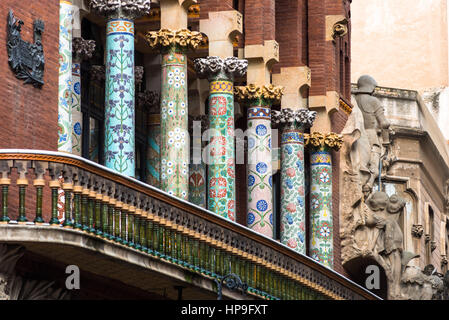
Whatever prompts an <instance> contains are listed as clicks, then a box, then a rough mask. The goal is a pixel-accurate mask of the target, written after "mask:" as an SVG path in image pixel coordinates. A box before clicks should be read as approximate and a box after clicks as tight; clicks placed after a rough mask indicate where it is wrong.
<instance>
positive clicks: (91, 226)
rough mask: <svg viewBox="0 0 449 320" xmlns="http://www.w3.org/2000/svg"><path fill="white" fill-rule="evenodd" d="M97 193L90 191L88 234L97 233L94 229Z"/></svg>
mask: <svg viewBox="0 0 449 320" xmlns="http://www.w3.org/2000/svg"><path fill="white" fill-rule="evenodd" d="M94 212H95V192H94V191H89V204H88V221H87V226H88V228H87V232H90V233H95V228H94V224H95V222H94V215H95V213H94Z"/></svg>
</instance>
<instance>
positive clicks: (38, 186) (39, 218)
mask: <svg viewBox="0 0 449 320" xmlns="http://www.w3.org/2000/svg"><path fill="white" fill-rule="evenodd" d="M33 185H34V186H35V187H36V218H35V219H34V223H36V224H42V223H44V219H43V218H42V197H43V193H42V190H43V188H44V186H45V180H44V179H36V180H34V182H33Z"/></svg>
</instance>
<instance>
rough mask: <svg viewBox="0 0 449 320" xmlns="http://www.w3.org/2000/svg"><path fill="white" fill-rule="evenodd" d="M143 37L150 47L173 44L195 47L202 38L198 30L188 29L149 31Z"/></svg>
mask: <svg viewBox="0 0 449 320" xmlns="http://www.w3.org/2000/svg"><path fill="white" fill-rule="evenodd" d="M145 38H146V40H147V42H148V44H149V45H150V47H151V48H152V49H155V48H158V47H170V46H175V45H176V46H178V47H180V48H185V49H188V48H191V49H196V48H197V47H198V46H199V45H200V43H201V42H202V41H203V40H204V39H203V35H202V34H201V33H200V32H198V31H190V30H189V29H180V30H170V29H161V30H159V31H150V32H148V33H147V34H146V35H145Z"/></svg>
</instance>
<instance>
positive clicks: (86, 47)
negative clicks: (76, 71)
mask: <svg viewBox="0 0 449 320" xmlns="http://www.w3.org/2000/svg"><path fill="white" fill-rule="evenodd" d="M95 46H96V44H95V40H84V39H83V38H73V44H72V50H73V60H74V61H79V62H80V61H82V60H86V59H91V58H92V56H93V54H94V52H95Z"/></svg>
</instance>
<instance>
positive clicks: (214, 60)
mask: <svg viewBox="0 0 449 320" xmlns="http://www.w3.org/2000/svg"><path fill="white" fill-rule="evenodd" d="M195 69H196V72H197V73H198V76H199V77H200V78H207V79H209V81H211V80H213V79H215V78H217V77H218V76H219V75H224V76H226V77H227V78H228V79H231V80H233V79H234V78H235V77H243V76H244V75H245V74H246V71H247V69H248V61H247V60H243V59H238V58H236V57H228V58H225V59H222V58H220V57H213V56H210V57H207V58H199V59H196V60H195Z"/></svg>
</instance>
